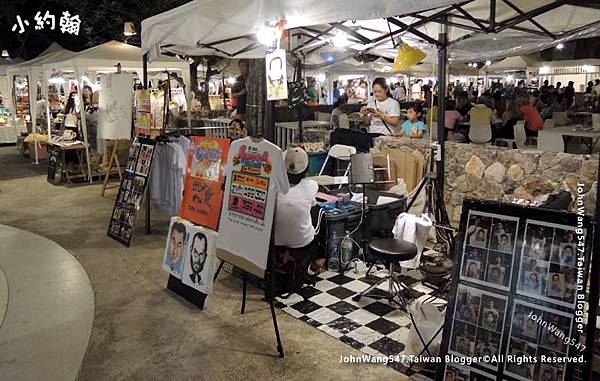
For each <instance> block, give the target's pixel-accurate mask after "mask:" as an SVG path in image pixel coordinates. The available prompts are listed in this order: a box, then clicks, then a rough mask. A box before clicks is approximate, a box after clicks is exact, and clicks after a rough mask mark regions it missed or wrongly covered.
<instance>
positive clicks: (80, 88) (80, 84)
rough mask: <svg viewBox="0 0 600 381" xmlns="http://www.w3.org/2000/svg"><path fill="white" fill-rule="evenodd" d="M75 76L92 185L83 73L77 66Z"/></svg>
mask: <svg viewBox="0 0 600 381" xmlns="http://www.w3.org/2000/svg"><path fill="white" fill-rule="evenodd" d="M75 76H76V78H75V79H76V80H77V98H79V114H80V115H81V129H82V130H83V142H84V143H85V160H86V161H87V170H88V180H89V182H90V184H91V183H92V164H91V163H90V147H89V144H88V136H87V114H86V113H85V105H84V104H83V81H82V80H81V72H80V71H79V68H78V67H77V66H75Z"/></svg>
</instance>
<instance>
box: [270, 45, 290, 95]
mask: <svg viewBox="0 0 600 381" xmlns="http://www.w3.org/2000/svg"><path fill="white" fill-rule="evenodd" d="M265 59H266V60H267V63H266V67H267V100H269V101H276V100H279V99H287V98H288V89H287V74H286V64H285V49H277V50H275V51H274V52H273V53H268V54H266V56H265Z"/></svg>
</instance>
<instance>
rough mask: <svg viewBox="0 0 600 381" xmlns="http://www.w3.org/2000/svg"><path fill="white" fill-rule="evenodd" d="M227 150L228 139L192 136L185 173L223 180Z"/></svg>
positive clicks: (207, 178)
mask: <svg viewBox="0 0 600 381" xmlns="http://www.w3.org/2000/svg"><path fill="white" fill-rule="evenodd" d="M228 152H229V139H220V138H209V137H201V136H194V137H192V139H191V143H190V152H189V156H188V168H187V175H188V176H192V177H196V178H203V179H206V180H210V181H215V182H220V183H222V182H224V181H225V177H224V176H225V166H226V165H227V153H228Z"/></svg>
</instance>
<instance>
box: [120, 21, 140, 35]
mask: <svg viewBox="0 0 600 381" xmlns="http://www.w3.org/2000/svg"><path fill="white" fill-rule="evenodd" d="M123 34H124V35H125V36H135V35H136V34H137V32H136V31H135V26H134V25H133V23H132V22H131V21H127V22H126V23H125V26H124V27H123Z"/></svg>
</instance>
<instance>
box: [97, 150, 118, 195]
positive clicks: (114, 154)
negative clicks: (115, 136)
mask: <svg viewBox="0 0 600 381" xmlns="http://www.w3.org/2000/svg"><path fill="white" fill-rule="evenodd" d="M109 141H111V140H107V143H108V142H109ZM113 141H114V142H115V145H114V146H113V149H112V151H111V154H110V157H109V159H108V168H106V175H105V177H104V183H103V184H102V191H101V192H100V196H102V197H104V194H105V193H106V189H110V188H107V185H108V180H109V178H110V173H111V170H112V168H113V163H114V164H115V166H116V167H117V173H118V174H119V180H120V181H123V170H122V169H121V163H120V162H119V155H118V152H119V142H121V140H113ZM107 145H108V144H107ZM111 188H115V187H111Z"/></svg>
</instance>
